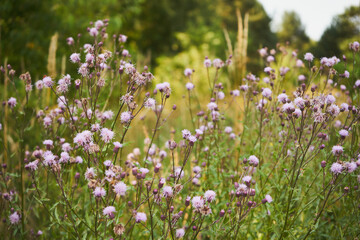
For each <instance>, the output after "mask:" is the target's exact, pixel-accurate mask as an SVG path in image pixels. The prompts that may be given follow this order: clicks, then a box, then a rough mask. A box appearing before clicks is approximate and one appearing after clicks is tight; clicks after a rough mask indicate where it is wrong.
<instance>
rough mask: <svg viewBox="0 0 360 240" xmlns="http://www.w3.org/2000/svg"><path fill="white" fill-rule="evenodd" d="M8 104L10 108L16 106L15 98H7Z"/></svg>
mask: <svg viewBox="0 0 360 240" xmlns="http://www.w3.org/2000/svg"><path fill="white" fill-rule="evenodd" d="M8 105H9V106H10V108H14V107H15V106H16V98H13V97H11V98H9V100H8Z"/></svg>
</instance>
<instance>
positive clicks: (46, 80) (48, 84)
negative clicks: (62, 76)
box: [42, 76, 54, 88]
mask: <svg viewBox="0 0 360 240" xmlns="http://www.w3.org/2000/svg"><path fill="white" fill-rule="evenodd" d="M42 81H43V83H44V86H45V87H47V88H51V87H52V85H53V84H54V82H53V81H52V79H51V77H49V76H45V77H44V78H43V80H42Z"/></svg>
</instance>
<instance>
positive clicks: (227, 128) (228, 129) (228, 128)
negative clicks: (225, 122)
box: [224, 126, 233, 134]
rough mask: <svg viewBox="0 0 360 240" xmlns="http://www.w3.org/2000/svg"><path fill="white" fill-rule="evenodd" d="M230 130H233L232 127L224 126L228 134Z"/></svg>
mask: <svg viewBox="0 0 360 240" xmlns="http://www.w3.org/2000/svg"><path fill="white" fill-rule="evenodd" d="M232 130H233V129H232V127H229V126H227V127H225V129H224V132H225V133H227V134H230V133H231V132H232Z"/></svg>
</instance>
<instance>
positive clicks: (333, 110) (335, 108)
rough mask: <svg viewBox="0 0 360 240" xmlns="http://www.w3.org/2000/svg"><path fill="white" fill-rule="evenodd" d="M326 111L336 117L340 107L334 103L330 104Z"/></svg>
mask: <svg viewBox="0 0 360 240" xmlns="http://www.w3.org/2000/svg"><path fill="white" fill-rule="evenodd" d="M327 112H328V113H330V114H331V115H332V116H334V117H336V116H337V115H339V113H340V108H339V107H338V106H337V105H336V104H331V105H330V106H329V107H328V108H327Z"/></svg>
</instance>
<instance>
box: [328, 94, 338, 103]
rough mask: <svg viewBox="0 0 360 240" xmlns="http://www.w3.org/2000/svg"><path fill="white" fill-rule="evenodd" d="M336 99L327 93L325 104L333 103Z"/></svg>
mask: <svg viewBox="0 0 360 240" xmlns="http://www.w3.org/2000/svg"><path fill="white" fill-rule="evenodd" d="M335 101H336V99H335V97H334V96H333V95H330V94H329V95H327V96H326V98H325V104H333V103H334V102H335Z"/></svg>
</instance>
